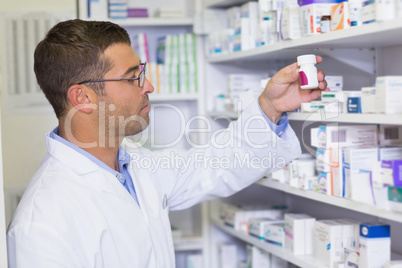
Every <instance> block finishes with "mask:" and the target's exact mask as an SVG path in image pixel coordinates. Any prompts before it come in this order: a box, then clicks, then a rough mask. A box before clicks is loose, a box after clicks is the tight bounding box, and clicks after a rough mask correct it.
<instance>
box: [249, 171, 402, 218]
mask: <svg viewBox="0 0 402 268" xmlns="http://www.w3.org/2000/svg"><path fill="white" fill-rule="evenodd" d="M257 184H260V185H263V186H265V187H268V188H271V189H275V190H279V191H282V192H285V193H289V194H292V195H296V196H301V197H304V198H307V199H310V200H314V201H318V202H322V203H326V204H330V205H333V206H337V207H341V208H345V209H348V210H353V211H357V212H360V213H364V214H368V215H372V216H376V217H380V218H383V219H388V220H392V221H395V222H399V223H402V213H397V212H392V211H387V210H383V209H378V208H377V207H376V206H374V205H369V204H365V203H360V202H356V201H352V200H349V199H346V198H340V197H335V196H329V195H325V194H321V193H317V192H313V191H308V190H302V189H297V188H294V187H291V186H290V185H288V184H284V183H281V182H277V181H274V180H271V179H265V178H264V179H261V180H259V181H258V182H257Z"/></svg>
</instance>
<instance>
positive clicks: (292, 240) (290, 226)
mask: <svg viewBox="0 0 402 268" xmlns="http://www.w3.org/2000/svg"><path fill="white" fill-rule="evenodd" d="M314 223H315V219H314V218H312V217H310V216H308V215H306V214H285V248H287V249H289V250H290V251H291V252H293V254H294V255H309V254H312V253H313V232H314Z"/></svg>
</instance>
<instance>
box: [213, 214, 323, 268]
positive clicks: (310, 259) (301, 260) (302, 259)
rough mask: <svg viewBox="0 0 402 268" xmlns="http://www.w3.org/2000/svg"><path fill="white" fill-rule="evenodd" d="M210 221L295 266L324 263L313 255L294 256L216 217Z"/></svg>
mask: <svg viewBox="0 0 402 268" xmlns="http://www.w3.org/2000/svg"><path fill="white" fill-rule="evenodd" d="M211 222H212V224H213V225H215V226H216V227H218V228H219V229H221V230H223V231H224V232H226V233H228V234H230V235H232V236H234V237H237V238H239V239H240V240H243V241H244V242H246V243H249V244H251V245H253V246H256V247H258V248H260V249H262V250H264V251H266V252H269V253H271V254H273V255H275V256H278V257H279V258H282V259H284V260H286V261H287V262H291V263H293V264H295V265H297V266H300V267H302V268H322V267H325V265H324V264H323V263H321V262H318V261H317V260H316V259H315V258H314V256H313V255H304V256H295V255H293V253H292V252H290V251H289V250H286V249H284V248H282V247H279V246H277V245H273V244H269V243H267V242H264V241H261V240H260V239H257V238H255V237H253V236H250V235H249V234H247V233H244V232H240V231H237V230H235V229H233V228H232V227H229V226H227V225H225V224H224V223H223V222H222V221H221V220H219V219H216V218H211Z"/></svg>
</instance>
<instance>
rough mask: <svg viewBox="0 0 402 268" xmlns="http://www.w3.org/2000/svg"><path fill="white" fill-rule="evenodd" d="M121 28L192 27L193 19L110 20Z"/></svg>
mask: <svg viewBox="0 0 402 268" xmlns="http://www.w3.org/2000/svg"><path fill="white" fill-rule="evenodd" d="M111 22H114V23H116V24H119V25H121V26H123V27H129V26H158V27H164V26H192V25H193V24H194V19H193V18H128V19H114V20H111Z"/></svg>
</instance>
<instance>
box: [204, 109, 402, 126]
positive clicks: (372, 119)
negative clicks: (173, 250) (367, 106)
mask: <svg viewBox="0 0 402 268" xmlns="http://www.w3.org/2000/svg"><path fill="white" fill-rule="evenodd" d="M208 115H209V116H211V117H218V116H226V117H229V118H230V119H232V120H235V119H237V118H238V116H239V114H238V113H235V112H209V113H208ZM288 116H289V117H288V118H289V120H291V121H306V122H334V123H355V124H385V125H402V114H335V113H325V112H324V110H321V111H317V112H314V113H295V112H288Z"/></svg>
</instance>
